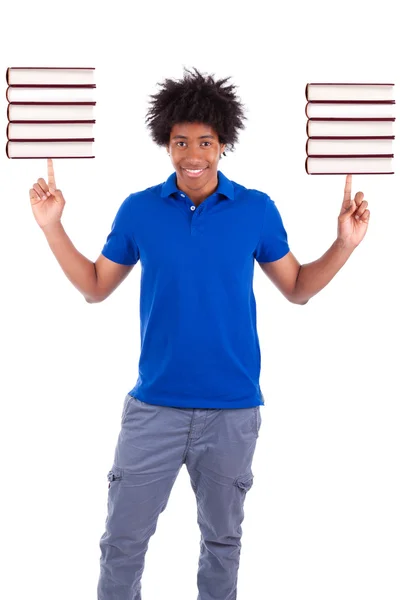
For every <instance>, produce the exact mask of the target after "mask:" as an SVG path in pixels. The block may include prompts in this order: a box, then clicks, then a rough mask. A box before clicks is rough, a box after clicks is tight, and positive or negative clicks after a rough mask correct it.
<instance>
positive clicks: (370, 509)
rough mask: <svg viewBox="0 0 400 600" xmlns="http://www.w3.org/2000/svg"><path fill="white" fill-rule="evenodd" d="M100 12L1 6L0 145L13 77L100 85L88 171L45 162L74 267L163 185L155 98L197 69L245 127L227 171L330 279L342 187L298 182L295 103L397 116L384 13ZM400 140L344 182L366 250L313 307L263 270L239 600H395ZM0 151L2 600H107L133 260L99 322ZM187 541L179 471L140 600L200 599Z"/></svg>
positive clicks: (332, 180)
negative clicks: (357, 99)
mask: <svg viewBox="0 0 400 600" xmlns="http://www.w3.org/2000/svg"><path fill="white" fill-rule="evenodd" d="M99 4H100V3H99ZM99 4H98V3H96V2H69V3H67V4H65V3H64V4H54V3H53V2H44V1H43V0H38V1H37V2H34V3H29V4H28V3H26V5H24V4H21V3H18V4H16V5H15V8H14V7H12V6H11V3H4V6H3V7H2V8H1V13H0V17H1V22H2V35H1V37H0V57H1V58H0V74H1V73H3V75H2V86H3V93H2V94H0V97H1V100H0V114H1V115H2V117H1V123H2V126H1V131H2V135H3V143H4V147H5V143H6V136H5V129H6V125H7V117H6V109H7V101H6V99H5V90H6V82H5V71H6V68H7V67H9V66H72V67H75V66H94V67H96V72H95V73H96V75H95V79H96V84H97V90H96V95H97V106H96V119H97V122H96V125H95V137H96V142H95V154H96V158H95V159H94V160H77V159H75V160H57V159H55V160H54V167H55V175H56V182H57V186H58V187H59V188H60V189H61V190H62V191H63V193H64V197H65V199H66V206H65V209H64V214H63V219H62V222H63V224H64V227H65V229H66V231H67V233H68V235H69V237H70V238H71V240H72V241H73V243H74V245H75V246H76V247H77V248H78V250H79V251H80V252H82V253H83V254H84V255H85V256H87V257H88V258H90V259H91V260H93V261H95V260H96V259H97V257H98V255H99V254H100V252H101V249H102V247H103V244H104V242H105V239H106V236H107V235H108V233H109V231H110V228H111V223H112V221H113V218H114V216H115V213H116V211H117V210H118V208H119V206H120V204H121V202H122V201H123V200H124V199H125V198H126V197H127V196H128V195H129V194H130V193H132V192H134V191H138V190H141V189H144V188H146V187H148V186H150V185H155V184H157V183H161V182H163V181H165V179H166V178H167V177H168V175H169V174H170V173H171V172H172V165H171V163H170V162H169V158H168V157H167V155H166V152H165V150H162V149H159V148H157V146H155V144H154V143H153V142H152V141H151V139H150V136H149V132H148V131H147V129H146V128H145V124H144V117H145V112H146V109H147V106H148V104H147V102H148V96H149V94H151V93H155V92H156V91H157V87H156V83H157V82H159V81H162V80H163V79H164V78H165V77H171V78H180V77H181V76H182V74H183V66H187V67H191V66H195V67H197V68H198V69H200V70H201V71H203V72H208V73H214V74H215V76H216V77H218V78H220V77H226V76H232V81H233V83H235V84H237V85H238V94H239V97H240V98H241V100H242V101H243V102H244V103H245V105H246V107H247V116H248V122H247V127H246V130H245V132H242V133H241V135H240V140H239V144H238V146H237V148H236V151H235V152H234V153H231V154H228V156H227V157H226V158H223V159H222V161H221V163H220V169H221V170H222V171H223V172H224V174H225V175H227V176H228V177H230V178H231V179H233V180H234V181H237V182H238V183H241V184H243V185H246V186H248V187H252V188H257V189H260V190H262V191H265V192H266V193H268V194H269V195H270V196H271V197H272V198H273V199H274V200H275V202H276V204H277V206H278V208H279V210H280V212H281V214H282V218H283V220H284V224H285V227H286V229H287V232H288V236H289V243H290V247H291V250H292V252H293V253H294V255H295V256H296V257H297V259H298V260H299V261H300V262H301V263H307V262H310V261H313V260H316V259H317V258H319V257H320V256H321V255H322V254H323V253H324V252H325V251H326V250H327V249H328V248H329V247H330V245H331V244H332V243H333V241H334V239H335V237H336V228H337V215H338V213H339V210H340V206H341V202H342V199H343V189H344V182H345V177H344V176H337V175H332V176H311V175H307V174H306V172H305V169H304V160H305V143H306V132H305V126H306V117H305V112H304V109H305V94H304V88H305V85H306V83H307V82H318V81H320V82H323V81H337V82H342V81H347V82H391V83H395V84H396V86H395V98H398V102H400V78H399V77H400V76H399V68H398V57H399V56H400V38H399V36H398V28H397V22H396V19H395V18H393V17H394V15H393V9H394V7H395V5H396V3H395V2H385V1H384V0H383V1H380V2H379V4H378V5H376V4H375V3H368V2H352V1H346V2H335V3H334V5H332V4H327V5H325V3H322V2H314V1H312V0H310V1H309V2H307V3H306V5H304V4H303V3H297V4H294V3H293V4H292V5H290V4H287V3H282V4H280V7H279V8H277V6H276V5H277V3H274V8H273V9H269V8H266V6H265V4H264V3H261V2H260V3H259V2H258V1H257V2H255V1H250V0H247V1H246V2H245V3H238V4H235V3H232V2H229V3H228V2H226V3H225V2H215V1H214V2H209V1H205V0H203V1H202V2H201V3H198V2H197V3H191V2H174V1H171V2H168V3H162V4H160V5H159V6H157V5H154V4H152V3H148V4H147V3H146V4H145V3H143V6H142V8H140V7H138V6H137V3H134V2H132V3H127V2H126V3H123V2H119V3H111V4H110V3H104V4H103V6H102V7H99ZM261 8H262V10H263V11H264V12H263V13H262V14H261V12H260V11H261ZM396 90H397V91H396ZM396 123H397V125H396V127H395V129H396V133H397V132H398V126H399V121H396ZM398 138H399V135H397V139H396V142H395V171H396V174H395V175H391V176H374V175H365V176H361V175H358V176H353V195H354V194H355V192H357V191H358V190H362V191H363V192H364V194H365V199H367V200H368V202H369V208H370V210H371V219H370V226H369V230H368V232H367V235H366V237H365V239H364V241H363V242H362V244H361V245H360V246H359V247H358V248H357V249H356V251H355V252H354V253H353V255H352V256H351V257H350V259H349V261H348V263H347V264H346V265H345V266H344V267H343V269H342V270H341V271H340V272H339V273H338V275H337V276H336V277H335V278H334V280H333V281H332V282H331V283H330V284H329V285H328V286H327V287H326V288H325V289H324V290H323V291H322V292H321V293H320V294H318V295H317V296H316V297H314V298H313V299H312V300H311V301H310V302H309V303H308V304H307V305H306V306H296V305H292V304H290V303H289V302H288V301H287V300H286V299H285V298H284V297H283V296H282V295H281V294H280V293H279V292H278V290H277V289H276V288H275V287H274V286H273V285H272V284H271V283H270V281H269V280H268V279H267V278H266V277H265V275H264V274H263V273H262V271H261V269H260V268H259V266H258V265H257V264H256V265H255V278H254V290H255V295H256V301H257V309H258V313H257V314H258V328H259V337H260V344H261V350H262V376H261V387H262V390H263V392H264V396H265V399H266V405H265V407H264V408H262V409H261V411H262V419H263V422H262V427H261V432H260V438H259V440H258V446H257V450H256V455H255V458H254V463H253V471H254V474H255V479H254V486H253V488H252V490H251V492H250V493H249V494H248V496H247V499H246V504H245V514H246V516H245V521H244V523H243V538H242V543H243V546H242V555H241V566H240V571H239V583H238V598H240V599H245V598H252V600H264V599H268V600H302V599H306V600H322V599H323V600H337V599H338V598H340V599H341V600H354V599H355V598H357V599H358V598H362V599H363V600H381V599H383V598H384V599H385V600H398V599H399V597H400V579H399V559H400V544H399V539H400V520H399V506H400V486H399V457H400V452H399V450H400V448H399V446H400V444H399V424H400V409H399V400H400V393H399V392H400V390H399V381H398V368H399V342H398V340H399V333H400V332H399V312H398V295H397V294H396V290H397V289H398V287H397V286H398V282H397V280H398V272H399V269H398V267H399V245H398V223H399V206H398V201H399V175H398V174H399V173H400V169H399V162H398V157H399V156H400V149H399V145H398ZM4 147H3V152H2V153H1V154H0V185H1V203H0V223H1V237H0V244H1V246H0V257H1V288H2V289H1V296H0V301H1V313H0V314H1V323H0V325H1V342H0V343H1V351H2V363H1V364H2V374H1V379H0V386H1V387H0V395H1V414H0V426H1V430H0V439H1V454H0V456H1V471H2V477H1V484H0V501H1V504H2V509H1V514H2V520H1V535H2V544H1V545H2V552H3V557H2V561H1V562H2V571H3V576H2V578H1V582H0V587H1V592H0V593H1V596H2V597H4V598H7V600H17V599H18V600H20V599H21V598H40V599H41V600H50V599H51V600H54V599H55V598H56V599H57V600H70V599H71V598H74V599H76V600H81V599H82V600H96V597H97V596H96V587H97V580H98V573H99V556H100V550H99V539H100V536H101V535H102V533H103V531H104V525H105V518H106V502H107V488H108V482H107V479H106V475H107V472H108V470H109V469H110V467H111V463H112V459H113V454H114V448H115V444H116V440H117V436H118V433H119V427H120V417H121V411H122V403H123V400H124V397H125V395H126V393H127V392H128V391H129V390H130V389H131V388H132V387H133V386H134V384H135V382H136V378H137V362H138V359H139V349H140V336H139V286H140V263H138V264H137V265H136V267H135V268H134V269H133V271H132V272H131V274H130V276H129V277H128V279H127V280H126V281H125V282H124V283H123V284H122V285H121V286H120V287H119V288H118V289H117V290H116V291H115V292H114V294H113V295H112V296H110V297H109V298H108V299H107V301H105V302H104V303H101V304H95V305H91V304H87V303H86V302H85V300H84V298H83V296H81V295H80V294H79V292H78V291H77V290H76V289H75V288H74V287H73V286H72V284H71V283H70V282H69V281H68V280H67V278H66V277H65V275H64V274H63V272H62V270H61V268H60V267H59V265H58V263H57V261H56V259H55V258H54V256H53V254H52V253H51V251H50V249H49V247H48V245H47V242H46V239H45V237H44V235H43V233H42V232H41V230H40V229H39V227H38V225H37V224H36V222H35V220H34V218H33V215H32V211H31V208H30V201H29V193H28V192H29V188H30V187H32V185H33V183H35V182H36V180H37V179H38V178H39V177H46V175H47V173H46V161H45V160H11V159H7V157H6V155H5V149H4ZM199 541H200V532H199V530H198V526H197V522H196V504H195V497H194V494H193V492H192V489H191V487H190V483H189V476H188V474H187V471H186V468H183V469H182V471H181V473H180V475H179V477H178V479H177V481H176V484H175V486H174V488H173V490H172V493H171V497H170V501H169V504H168V507H167V509H166V510H165V512H164V513H162V515H161V516H160V519H159V522H158V528H157V531H156V534H155V535H154V536H153V537H152V538H151V540H150V545H149V550H148V553H147V555H146V568H145V572H144V575H143V579H142V585H143V598H144V600H160V599H161V598H171V599H173V600H190V599H192V600H195V598H197V587H196V573H197V562H198V554H199Z"/></svg>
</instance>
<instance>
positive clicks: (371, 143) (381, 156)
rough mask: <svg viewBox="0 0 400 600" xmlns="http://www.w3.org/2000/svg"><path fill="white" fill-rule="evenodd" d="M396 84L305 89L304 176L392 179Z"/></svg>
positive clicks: (320, 85)
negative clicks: (356, 176) (350, 175)
mask: <svg viewBox="0 0 400 600" xmlns="http://www.w3.org/2000/svg"><path fill="white" fill-rule="evenodd" d="M393 87H394V84H393V83H308V84H307V85H306V100H307V103H306V116H307V117H308V120H307V128H306V130H307V142H306V154H307V158H306V163H305V167H306V172H307V173H308V174H310V175H317V174H318V175H328V174H337V175H347V174H354V173H362V174H374V175H375V174H381V175H393V173H394V171H393V158H394V154H393V140H394V134H393V126H394V121H395V117H394V108H395V107H394V105H395V101H394V99H393V97H392V96H393Z"/></svg>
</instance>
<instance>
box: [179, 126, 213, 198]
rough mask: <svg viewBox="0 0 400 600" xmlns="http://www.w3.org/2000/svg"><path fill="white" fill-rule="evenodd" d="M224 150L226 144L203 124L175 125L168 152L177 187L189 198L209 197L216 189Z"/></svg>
mask: <svg viewBox="0 0 400 600" xmlns="http://www.w3.org/2000/svg"><path fill="white" fill-rule="evenodd" d="M224 149H225V144H220V143H219V139H218V134H217V132H216V131H215V130H214V129H213V128H212V127H210V126H209V125H206V124H205V123H180V124H176V125H174V126H173V127H172V129H171V133H170V139H169V145H168V146H167V151H168V153H169V154H170V156H171V161H172V164H173V166H174V169H175V171H176V175H177V183H178V187H179V188H180V189H182V190H184V191H186V193H187V194H188V195H189V196H190V194H192V195H195V196H196V195H197V196H198V197H200V196H201V195H205V197H206V196H208V195H210V194H211V193H212V192H213V191H214V190H215V189H216V187H217V185H218V174H217V171H218V162H219V157H220V155H221V154H222V152H223V151H224ZM190 170H192V171H193V170H194V171H196V172H194V173H191V172H190Z"/></svg>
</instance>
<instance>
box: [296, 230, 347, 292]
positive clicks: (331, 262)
mask: <svg viewBox="0 0 400 600" xmlns="http://www.w3.org/2000/svg"><path fill="white" fill-rule="evenodd" d="M353 251H354V247H351V248H350V247H348V246H346V245H345V244H344V243H343V242H342V241H341V240H339V239H337V240H335V241H334V242H333V244H332V246H331V247H330V248H329V250H327V251H326V252H325V254H324V255H323V256H321V258H319V259H318V260H315V261H314V262H311V263H307V264H305V265H302V266H301V267H300V270H299V274H298V276H297V281H296V286H295V289H294V293H293V301H294V302H295V303H296V304H305V303H306V302H308V300H309V299H310V298H312V296H315V294H318V292H320V291H321V290H322V289H323V288H324V287H325V286H326V285H327V284H328V283H329V282H330V281H331V280H332V279H333V277H334V276H335V275H336V273H337V272H338V271H339V270H340V269H341V268H342V267H343V265H344V264H345V262H346V261H347V260H348V258H349V256H350V255H351V254H352V252H353Z"/></svg>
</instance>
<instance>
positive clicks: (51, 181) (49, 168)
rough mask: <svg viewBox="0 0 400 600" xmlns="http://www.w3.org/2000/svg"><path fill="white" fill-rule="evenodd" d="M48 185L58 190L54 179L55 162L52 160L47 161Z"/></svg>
mask: <svg viewBox="0 0 400 600" xmlns="http://www.w3.org/2000/svg"><path fill="white" fill-rule="evenodd" d="M47 185H48V186H49V188H51V189H53V190H55V189H57V188H56V180H55V178H54V168H53V161H52V160H51V158H48V159H47Z"/></svg>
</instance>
